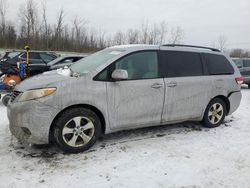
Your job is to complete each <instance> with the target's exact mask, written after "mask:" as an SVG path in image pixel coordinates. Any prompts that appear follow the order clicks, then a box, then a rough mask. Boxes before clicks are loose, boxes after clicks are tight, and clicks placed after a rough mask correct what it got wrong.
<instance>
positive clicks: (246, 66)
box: [233, 58, 250, 89]
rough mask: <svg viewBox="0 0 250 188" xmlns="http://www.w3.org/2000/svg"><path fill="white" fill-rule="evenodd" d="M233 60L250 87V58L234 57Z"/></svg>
mask: <svg viewBox="0 0 250 188" xmlns="http://www.w3.org/2000/svg"><path fill="white" fill-rule="evenodd" d="M233 61H234V63H235V64H236V65H237V67H238V69H239V70H240V73H241V75H242V76H243V77H244V84H247V85H248V88H249V89H250V58H233Z"/></svg>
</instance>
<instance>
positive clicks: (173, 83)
mask: <svg viewBox="0 0 250 188" xmlns="http://www.w3.org/2000/svg"><path fill="white" fill-rule="evenodd" d="M167 86H168V87H176V86H177V82H169V83H167Z"/></svg>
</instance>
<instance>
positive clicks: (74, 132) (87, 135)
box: [62, 116, 95, 147]
mask: <svg viewBox="0 0 250 188" xmlns="http://www.w3.org/2000/svg"><path fill="white" fill-rule="evenodd" d="M94 131H95V127H94V124H93V122H92V121H91V120H90V119H89V118H87V117H84V116H78V117H74V118H72V119H70V120H69V121H68V122H67V123H66V124H65V125H64V127H63V129H62V137H63V140H64V142H65V143H66V144H67V145H69V146H71V147H81V146H84V145H86V144H88V143H89V141H90V140H91V139H92V137H93V136H94Z"/></svg>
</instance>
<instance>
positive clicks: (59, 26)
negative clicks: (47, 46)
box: [54, 8, 65, 50]
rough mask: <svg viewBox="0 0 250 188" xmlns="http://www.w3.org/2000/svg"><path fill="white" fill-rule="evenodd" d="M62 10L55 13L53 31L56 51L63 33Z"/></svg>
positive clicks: (63, 14)
mask: <svg viewBox="0 0 250 188" xmlns="http://www.w3.org/2000/svg"><path fill="white" fill-rule="evenodd" d="M64 16H65V13H64V10H63V8H61V9H60V11H59V12H58V13H57V21H56V26H55V31H54V38H55V49H56V50H58V49H59V46H60V44H62V41H61V38H62V33H63V22H64Z"/></svg>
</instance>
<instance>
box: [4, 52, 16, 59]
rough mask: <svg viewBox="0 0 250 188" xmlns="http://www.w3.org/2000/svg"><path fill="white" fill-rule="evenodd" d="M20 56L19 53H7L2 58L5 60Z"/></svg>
mask: <svg viewBox="0 0 250 188" xmlns="http://www.w3.org/2000/svg"><path fill="white" fill-rule="evenodd" d="M19 54H20V52H7V53H6V54H5V55H4V57H3V58H7V59H12V58H14V57H16V56H18V55H19Z"/></svg>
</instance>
